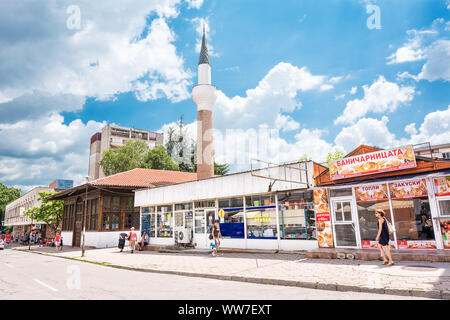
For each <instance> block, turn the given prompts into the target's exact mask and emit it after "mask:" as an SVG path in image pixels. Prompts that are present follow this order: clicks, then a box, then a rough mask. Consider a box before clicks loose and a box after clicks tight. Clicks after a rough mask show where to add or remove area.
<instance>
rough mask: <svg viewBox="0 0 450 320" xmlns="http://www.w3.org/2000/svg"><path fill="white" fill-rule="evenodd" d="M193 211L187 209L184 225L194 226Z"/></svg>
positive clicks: (187, 226)
mask: <svg viewBox="0 0 450 320" xmlns="http://www.w3.org/2000/svg"><path fill="white" fill-rule="evenodd" d="M192 224H193V221H192V211H185V212H184V226H185V227H186V228H192Z"/></svg>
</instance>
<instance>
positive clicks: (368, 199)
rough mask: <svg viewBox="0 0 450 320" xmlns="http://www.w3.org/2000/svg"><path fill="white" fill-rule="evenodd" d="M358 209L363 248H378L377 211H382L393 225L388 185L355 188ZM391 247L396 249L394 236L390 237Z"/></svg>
mask: <svg viewBox="0 0 450 320" xmlns="http://www.w3.org/2000/svg"><path fill="white" fill-rule="evenodd" d="M355 196H356V208H357V212H358V224H359V232H360V238H361V247H362V248H378V244H377V241H375V239H376V237H377V235H378V230H379V229H378V228H379V226H378V218H377V217H376V216H375V211H376V210H377V209H381V210H383V211H384V212H385V214H386V215H385V217H386V219H387V220H388V221H389V222H391V223H392V216H391V210H390V206H389V198H388V192H387V186H386V184H379V185H371V186H361V187H356V188H355ZM390 240H391V241H390V247H391V248H395V242H394V237H393V235H392V236H391V237H390Z"/></svg>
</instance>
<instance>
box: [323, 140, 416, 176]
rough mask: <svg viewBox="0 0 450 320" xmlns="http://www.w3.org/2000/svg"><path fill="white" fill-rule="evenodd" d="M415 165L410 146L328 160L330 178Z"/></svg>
mask: <svg viewBox="0 0 450 320" xmlns="http://www.w3.org/2000/svg"><path fill="white" fill-rule="evenodd" d="M414 167H416V159H415V156H414V151H413V148H412V146H404V147H400V148H396V149H391V150H380V151H375V152H371V153H367V154H362V155H357V156H353V157H348V158H344V159H339V160H332V161H330V162H329V170H330V176H331V180H337V179H345V178H350V177H356V176H362V175H368V174H374V173H381V172H388V171H394V170H402V169H408V168H414Z"/></svg>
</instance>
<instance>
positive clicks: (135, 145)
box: [100, 139, 148, 176]
mask: <svg viewBox="0 0 450 320" xmlns="http://www.w3.org/2000/svg"><path fill="white" fill-rule="evenodd" d="M147 153H148V147H147V144H146V143H145V142H144V141H142V140H139V139H130V140H128V141H127V142H126V143H125V144H124V145H123V146H122V147H120V148H115V149H111V150H107V151H104V152H103V157H102V160H101V161H100V166H101V167H102V169H103V172H104V173H105V175H106V176H110V175H112V174H116V173H119V172H124V171H128V170H131V169H135V168H145V167H146V166H145V158H146V156H147Z"/></svg>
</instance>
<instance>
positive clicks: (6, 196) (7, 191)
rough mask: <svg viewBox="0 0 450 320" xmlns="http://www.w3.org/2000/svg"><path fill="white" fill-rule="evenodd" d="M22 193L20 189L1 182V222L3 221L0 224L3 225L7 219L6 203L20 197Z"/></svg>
mask: <svg viewBox="0 0 450 320" xmlns="http://www.w3.org/2000/svg"><path fill="white" fill-rule="evenodd" d="M20 193H21V190H20V189H17V188H13V187H7V186H5V185H4V184H3V183H0V222H2V223H0V225H3V221H4V219H5V211H6V205H7V204H8V203H11V202H13V201H14V200H16V199H18V198H20ZM8 229H10V228H8ZM5 231H6V230H5Z"/></svg>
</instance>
